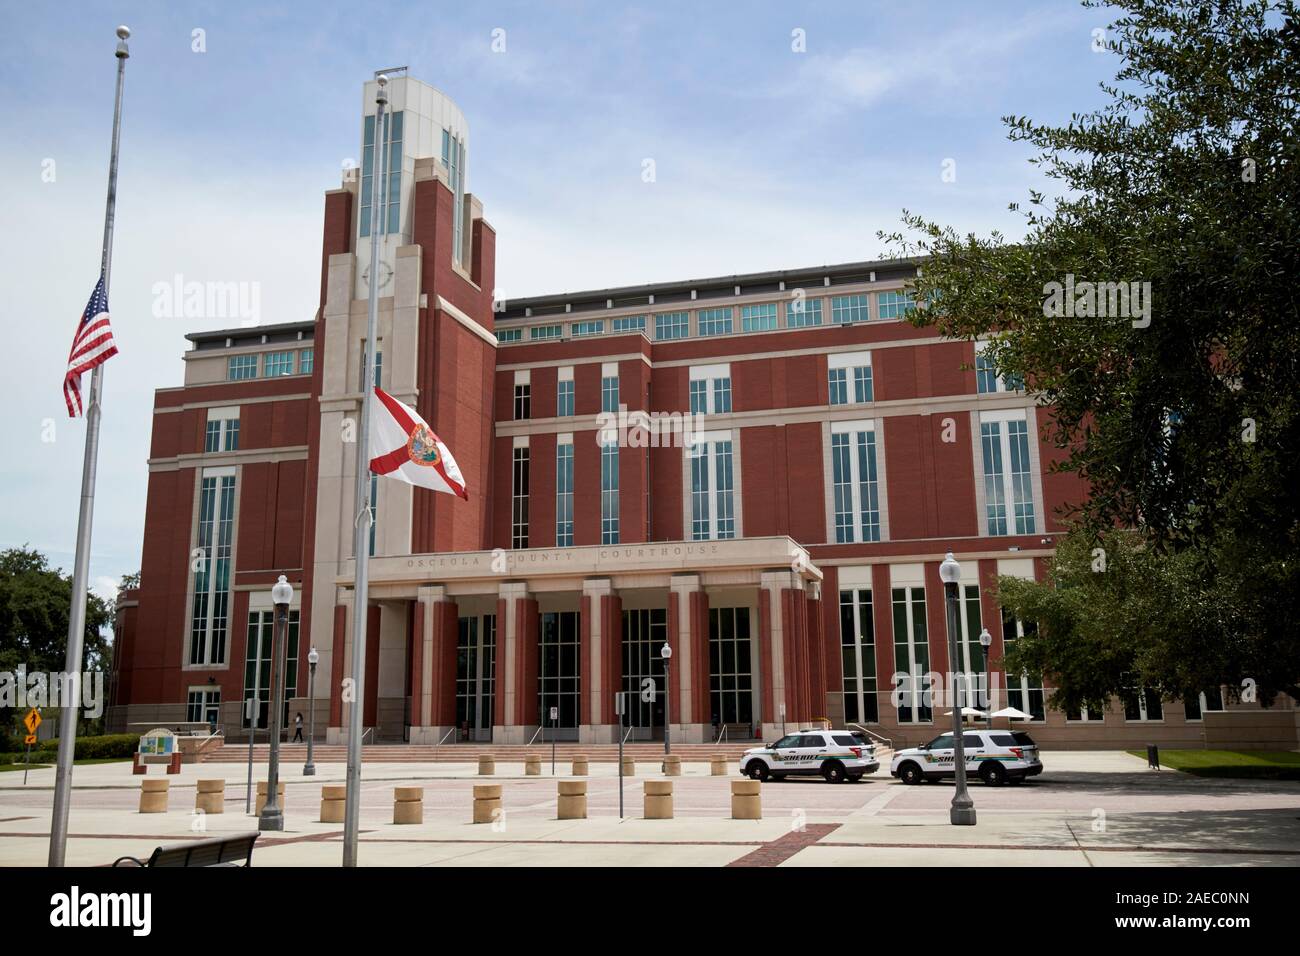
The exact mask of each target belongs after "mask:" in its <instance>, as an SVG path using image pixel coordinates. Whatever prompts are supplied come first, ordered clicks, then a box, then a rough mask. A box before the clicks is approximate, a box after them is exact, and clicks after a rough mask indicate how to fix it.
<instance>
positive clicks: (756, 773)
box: [745, 760, 767, 783]
mask: <svg viewBox="0 0 1300 956" xmlns="http://www.w3.org/2000/svg"><path fill="white" fill-rule="evenodd" d="M745 772H746V773H748V774H749V779H750V780H757V781H759V782H760V783H762V782H763V781H764V780H766V779H767V764H765V763H763V761H761V760H751V761H750V762H749V767H748V768H747V769H746V771H745Z"/></svg>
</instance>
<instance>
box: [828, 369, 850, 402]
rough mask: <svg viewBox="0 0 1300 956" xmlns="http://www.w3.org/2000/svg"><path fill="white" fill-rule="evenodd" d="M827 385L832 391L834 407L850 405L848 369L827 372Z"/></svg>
mask: <svg viewBox="0 0 1300 956" xmlns="http://www.w3.org/2000/svg"><path fill="white" fill-rule="evenodd" d="M826 385H827V388H829V389H830V395H831V404H832V405H847V404H848V403H849V370H848V369H846V368H832V369H828V370H827V372H826Z"/></svg>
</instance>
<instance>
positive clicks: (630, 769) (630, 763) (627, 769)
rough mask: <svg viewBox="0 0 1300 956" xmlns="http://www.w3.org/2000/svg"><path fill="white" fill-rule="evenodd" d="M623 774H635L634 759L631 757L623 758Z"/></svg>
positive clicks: (631, 775)
mask: <svg viewBox="0 0 1300 956" xmlns="http://www.w3.org/2000/svg"><path fill="white" fill-rule="evenodd" d="M623 776H625V777H635V776H636V761H635V760H634V759H633V758H631V757H624V758H623Z"/></svg>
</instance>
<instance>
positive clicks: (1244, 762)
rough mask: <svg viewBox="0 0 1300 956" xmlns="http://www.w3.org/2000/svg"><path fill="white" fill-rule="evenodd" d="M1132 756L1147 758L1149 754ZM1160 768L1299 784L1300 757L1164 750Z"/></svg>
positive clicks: (1287, 753)
mask: <svg viewBox="0 0 1300 956" xmlns="http://www.w3.org/2000/svg"><path fill="white" fill-rule="evenodd" d="M1129 753H1131V754H1132V755H1133V756H1135V757H1142V758H1144V759H1145V757H1146V751H1141V750H1130V751H1129ZM1160 765H1161V766H1162V767H1170V768H1172V769H1174V770H1182V771H1183V772H1184V773H1190V774H1192V775H1194V776H1197V777H1235V778H1239V779H1244V780H1300V753H1294V752H1292V751H1289V750H1161V751H1160Z"/></svg>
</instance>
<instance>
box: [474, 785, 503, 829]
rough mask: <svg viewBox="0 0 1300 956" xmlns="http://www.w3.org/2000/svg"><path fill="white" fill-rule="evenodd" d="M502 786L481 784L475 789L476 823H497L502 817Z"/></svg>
mask: <svg viewBox="0 0 1300 956" xmlns="http://www.w3.org/2000/svg"><path fill="white" fill-rule="evenodd" d="M501 812H502V811H501V784H499V783H481V784H477V785H475V787H474V822H475V823H495V822H496V821H497V820H498V819H499V818H500V816H501Z"/></svg>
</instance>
